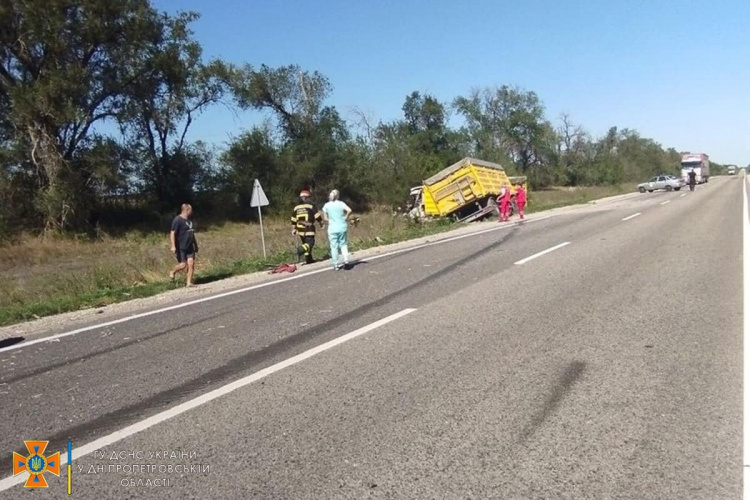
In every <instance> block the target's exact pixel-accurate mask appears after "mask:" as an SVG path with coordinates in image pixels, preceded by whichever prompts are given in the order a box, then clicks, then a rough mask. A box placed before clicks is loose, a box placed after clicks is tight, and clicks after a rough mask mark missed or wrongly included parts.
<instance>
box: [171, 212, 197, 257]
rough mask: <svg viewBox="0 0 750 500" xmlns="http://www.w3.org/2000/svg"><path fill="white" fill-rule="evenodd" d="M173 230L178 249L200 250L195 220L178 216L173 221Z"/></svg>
mask: <svg viewBox="0 0 750 500" xmlns="http://www.w3.org/2000/svg"><path fill="white" fill-rule="evenodd" d="M172 231H174V240H175V243H177V249H178V250H195V251H197V250H198V245H196V242H195V233H194V232H193V221H191V220H188V219H184V218H182V217H181V216H179V215H178V216H177V217H175V218H174V220H173V221H172Z"/></svg>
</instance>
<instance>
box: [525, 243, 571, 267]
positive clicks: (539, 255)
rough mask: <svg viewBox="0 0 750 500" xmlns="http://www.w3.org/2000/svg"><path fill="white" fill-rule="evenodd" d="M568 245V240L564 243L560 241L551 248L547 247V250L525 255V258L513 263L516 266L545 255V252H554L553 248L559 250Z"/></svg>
mask: <svg viewBox="0 0 750 500" xmlns="http://www.w3.org/2000/svg"><path fill="white" fill-rule="evenodd" d="M568 245H570V242H569V241H566V242H565V243H560V244H559V245H555V246H553V247H552V248H548V249H547V250H543V251H541V252H539V253H535V254H534V255H532V256H530V257H526V258H525V259H521V260H519V261H518V262H514V264H515V265H517V266H522V265H524V264H526V263H527V262H529V261H531V260H534V259H536V258H537V257H541V256H542V255H546V254H548V253H550V252H554V251H555V250H559V249H561V248H562V247H565V246H568Z"/></svg>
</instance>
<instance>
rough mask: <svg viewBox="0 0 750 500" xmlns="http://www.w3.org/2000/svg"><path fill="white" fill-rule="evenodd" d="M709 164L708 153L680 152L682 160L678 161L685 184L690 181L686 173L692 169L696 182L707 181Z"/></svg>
mask: <svg viewBox="0 0 750 500" xmlns="http://www.w3.org/2000/svg"><path fill="white" fill-rule="evenodd" d="M710 166H711V164H710V162H709V161H708V155H707V154H705V153H682V161H680V172H681V177H682V180H683V181H685V184H688V183H689V181H690V178H689V177H688V175H689V174H690V172H691V171H693V170H694V171H695V182H696V183H697V184H703V183H704V182H708V178H709V176H710Z"/></svg>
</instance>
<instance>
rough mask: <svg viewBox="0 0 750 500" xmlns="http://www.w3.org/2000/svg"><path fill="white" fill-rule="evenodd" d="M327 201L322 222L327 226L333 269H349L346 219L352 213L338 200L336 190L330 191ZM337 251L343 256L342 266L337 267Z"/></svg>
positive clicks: (347, 223) (347, 221) (347, 225)
mask: <svg viewBox="0 0 750 500" xmlns="http://www.w3.org/2000/svg"><path fill="white" fill-rule="evenodd" d="M328 200H329V201H328V203H326V204H325V205H323V210H322V212H323V220H324V221H326V223H327V224H328V243H329V244H330V245H331V262H332V263H333V269H334V270H337V271H338V270H339V269H341V268H342V267H343V268H348V267H349V246H348V232H349V220H348V219H349V215H350V214H351V213H352V209H351V208H349V206H348V205H347V204H346V203H344V202H343V201H341V200H339V192H338V190H337V189H334V190H333V191H331V194H329V195H328ZM339 250H341V255H343V256H344V264H343V265H339V263H338V261H339Z"/></svg>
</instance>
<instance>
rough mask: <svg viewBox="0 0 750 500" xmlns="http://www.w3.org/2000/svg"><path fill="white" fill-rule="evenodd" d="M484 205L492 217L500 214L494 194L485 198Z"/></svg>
mask: <svg viewBox="0 0 750 500" xmlns="http://www.w3.org/2000/svg"><path fill="white" fill-rule="evenodd" d="M485 207H487V208H489V209H490V215H492V216H493V217H497V216H499V215H500V209H499V208H498V206H497V200H496V199H495V197H494V196H490V197H489V198H487V203H486V204H485Z"/></svg>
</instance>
